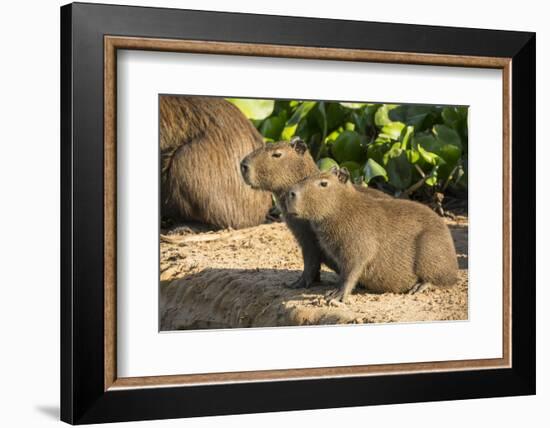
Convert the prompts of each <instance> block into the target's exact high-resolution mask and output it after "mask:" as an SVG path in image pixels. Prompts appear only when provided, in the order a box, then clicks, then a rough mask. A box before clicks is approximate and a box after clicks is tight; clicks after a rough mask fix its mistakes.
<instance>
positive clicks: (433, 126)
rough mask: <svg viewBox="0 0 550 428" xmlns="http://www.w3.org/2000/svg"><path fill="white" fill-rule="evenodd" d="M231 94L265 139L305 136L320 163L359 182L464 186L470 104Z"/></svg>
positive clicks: (401, 189)
mask: <svg viewBox="0 0 550 428" xmlns="http://www.w3.org/2000/svg"><path fill="white" fill-rule="evenodd" d="M229 101H231V102H232V103H234V104H235V105H236V106H237V107H239V109H240V110H241V111H242V112H243V113H244V114H245V115H246V116H247V117H248V118H249V119H250V120H251V121H252V122H253V123H254V125H255V126H256V128H257V129H258V130H259V131H260V133H261V134H262V135H263V137H264V139H265V140H266V141H267V142H270V141H280V140H290V139H291V138H292V137H293V136H296V135H297V136H300V137H301V138H302V139H303V140H304V141H306V143H307V144H308V147H309V149H310V152H311V154H312V156H313V157H314V159H315V160H316V161H317V164H318V165H319V167H320V168H321V169H322V170H326V169H329V168H330V167H332V166H333V165H339V166H341V167H346V168H347V169H348V170H349V171H350V172H351V174H352V177H353V179H354V181H355V182H356V183H360V184H363V185H376V186H377V187H382V188H385V189H386V190H387V191H390V192H392V193H394V194H395V195H397V196H399V195H403V196H408V195H412V194H413V193H418V192H424V193H427V194H430V195H434V194H436V193H446V192H447V191H449V190H452V191H454V192H455V193H457V192H459V193H465V192H464V191H465V190H467V185H468V178H467V164H468V163H467V157H468V121H467V116H468V108H467V107H454V106H432V105H415V104H409V105H405V104H402V105H399V104H371V103H339V102H326V101H297V100H275V101H274V100H256V99H229Z"/></svg>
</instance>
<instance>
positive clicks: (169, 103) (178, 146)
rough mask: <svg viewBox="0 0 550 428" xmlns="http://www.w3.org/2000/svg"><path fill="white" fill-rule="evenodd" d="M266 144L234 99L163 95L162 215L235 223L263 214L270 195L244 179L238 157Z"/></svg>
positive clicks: (218, 223) (225, 224)
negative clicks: (229, 100)
mask: <svg viewBox="0 0 550 428" xmlns="http://www.w3.org/2000/svg"><path fill="white" fill-rule="evenodd" d="M261 146H263V139H262V137H261V135H260V134H259V133H258V131H257V130H256V129H255V128H254V126H252V124H251V123H250V121H249V120H248V119H247V118H246V117H245V116H244V115H243V114H242V113H241V112H240V110H239V109H238V108H237V107H235V106H234V105H233V104H231V103H230V102H228V101H226V100H224V99H221V98H209V97H198V96H171V95H170V96H167V95H162V96H160V151H161V169H162V171H161V197H162V204H161V205H162V211H161V212H162V216H163V217H167V218H172V219H183V220H194V221H199V222H202V223H208V224H211V225H213V226H216V227H220V228H226V227H232V228H235V229H238V228H243V227H249V226H255V225H257V224H260V223H262V222H263V221H264V220H265V216H266V214H267V213H268V211H269V208H270V207H271V204H272V202H271V195H270V194H269V193H268V192H262V191H258V190H254V189H251V188H250V187H249V186H246V185H245V183H243V180H242V178H241V174H240V172H239V162H240V160H241V159H242V158H243V157H244V156H245V155H246V154H248V153H250V152H251V151H252V150H255V149H257V148H259V147H261Z"/></svg>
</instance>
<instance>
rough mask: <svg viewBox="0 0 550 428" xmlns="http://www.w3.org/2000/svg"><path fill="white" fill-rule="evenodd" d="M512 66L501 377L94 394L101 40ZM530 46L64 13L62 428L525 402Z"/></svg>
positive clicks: (531, 171)
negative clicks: (381, 54)
mask: <svg viewBox="0 0 550 428" xmlns="http://www.w3.org/2000/svg"><path fill="white" fill-rule="evenodd" d="M105 35H118V36H136V37H154V38H166V39H187V40H201V41H228V42H240V43H253V44H254V43H265V44H272V45H291V46H315V47H327V48H348V49H368V50H374V51H394V52H413V53H426V54H446V55H468V56H491V57H506V58H512V84H511V88H512V92H511V94H512V127H511V129H512V136H511V141H512V166H513V174H512V242H513V247H512V266H513V268H512V300H511V301H512V308H511V312H512V367H511V368H506V369H494V370H465V371H452V372H431V373H415V374H398V375H391V376H387V375H380V376H366V377H347V378H322V379H306V380H292V381H269V382H253V383H233V384H219V385H197V386H183V387H163V388H141V389H128V390H114V391H110V390H107V391H105V390H104V317H103V311H104V295H103V288H102V284H103V280H104V277H103V275H104V254H103V250H104V246H103V239H104V238H103V237H104V233H103V232H104V223H103V219H104V182H103V177H104V174H103V171H104V151H103V137H104V127H103V125H104V123H103V120H104V116H103V112H104V104H103V103H104V99H103V88H104V81H103V78H104V74H103V72H104V67H103V60H104V36H105ZM535 97H536V94H535V34H534V33H528V32H512V31H494V30H482V29H466V28H447V27H435V26H420V25H407V24H390V23H374V22H357V21H343V20H328V19H311V18H297V17H285V16H267V15H251V14H234V13H221V12H205V11H190V10H177V9H160V8H144V7H128V6H112V5H99V4H85V3H74V4H69V5H66V6H63V7H62V8H61V419H62V420H63V421H65V422H68V423H71V424H86V423H98V422H115V421H132V420H144V419H165V418H179V417H191V416H204V415H224V414H239V413H257V412H271V411H283V410H302V409H318V408H330V407H332V408H334V407H347V406H365V405H374V404H393V403H406V402H419V401H439V400H459V399H470V398H482V397H500V396H513V395H529V394H534V393H535V335H536V334H535Z"/></svg>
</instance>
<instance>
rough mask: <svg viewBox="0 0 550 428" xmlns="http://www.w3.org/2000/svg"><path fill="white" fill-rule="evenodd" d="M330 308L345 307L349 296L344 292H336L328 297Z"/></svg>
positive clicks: (332, 292)
mask: <svg viewBox="0 0 550 428" xmlns="http://www.w3.org/2000/svg"><path fill="white" fill-rule="evenodd" d="M326 299H327V302H328V304H329V306H345V304H346V303H347V301H348V295H347V294H345V293H344V292H343V291H342V290H334V291H331V292H330V293H328V294H327V295H326Z"/></svg>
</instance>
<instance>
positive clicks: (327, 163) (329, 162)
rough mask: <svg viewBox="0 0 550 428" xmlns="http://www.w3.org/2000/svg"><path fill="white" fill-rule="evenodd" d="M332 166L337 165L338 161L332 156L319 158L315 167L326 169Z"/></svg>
mask: <svg viewBox="0 0 550 428" xmlns="http://www.w3.org/2000/svg"><path fill="white" fill-rule="evenodd" d="M333 166H336V167H337V166H338V162H336V161H335V160H334V159H332V158H322V159H319V160H318V161H317V167H318V168H319V169H320V170H321V171H328V170H329V169H331V168H332V167H333Z"/></svg>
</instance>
